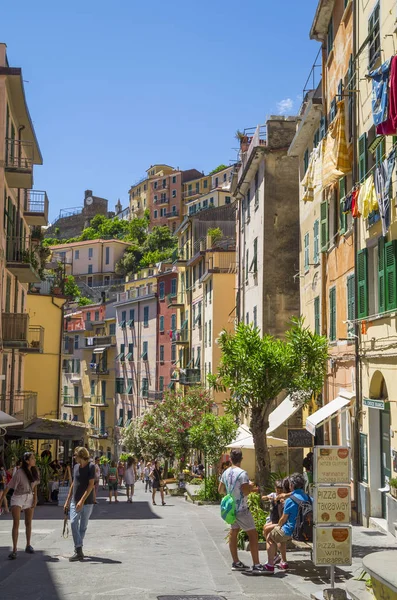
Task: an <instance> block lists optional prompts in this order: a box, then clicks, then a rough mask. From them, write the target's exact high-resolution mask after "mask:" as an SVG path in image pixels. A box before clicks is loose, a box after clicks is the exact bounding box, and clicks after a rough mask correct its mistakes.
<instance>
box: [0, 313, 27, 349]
mask: <svg viewBox="0 0 397 600" xmlns="http://www.w3.org/2000/svg"><path fill="white" fill-rule="evenodd" d="M28 331H29V315H28V314H27V313H2V333H3V345H4V347H5V348H15V347H21V348H23V347H26V346H27V344H28Z"/></svg>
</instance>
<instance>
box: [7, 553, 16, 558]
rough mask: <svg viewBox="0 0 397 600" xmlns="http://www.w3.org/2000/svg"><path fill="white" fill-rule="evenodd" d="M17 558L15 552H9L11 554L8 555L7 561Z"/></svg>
mask: <svg viewBox="0 0 397 600" xmlns="http://www.w3.org/2000/svg"><path fill="white" fill-rule="evenodd" d="M16 557H17V553H16V552H11V554H9V555H8V558H9V560H15V559H16Z"/></svg>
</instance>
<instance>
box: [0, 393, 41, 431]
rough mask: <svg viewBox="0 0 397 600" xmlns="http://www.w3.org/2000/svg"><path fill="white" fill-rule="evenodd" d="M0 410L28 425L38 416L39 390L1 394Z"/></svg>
mask: <svg viewBox="0 0 397 600" xmlns="http://www.w3.org/2000/svg"><path fill="white" fill-rule="evenodd" d="M0 410H2V411H3V412H5V413H7V414H8V415H11V416H12V417H15V419H18V421H21V422H22V423H23V424H24V426H25V427H26V426H27V425H29V423H31V422H32V421H33V420H34V419H35V418H36V417H37V392H29V391H23V392H14V393H13V394H11V393H9V394H0Z"/></svg>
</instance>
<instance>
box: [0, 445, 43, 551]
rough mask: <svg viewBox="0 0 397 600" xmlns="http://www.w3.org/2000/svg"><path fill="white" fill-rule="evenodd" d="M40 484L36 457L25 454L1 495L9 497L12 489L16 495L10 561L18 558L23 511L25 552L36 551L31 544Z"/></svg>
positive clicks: (13, 506) (31, 454)
mask: <svg viewBox="0 0 397 600" xmlns="http://www.w3.org/2000/svg"><path fill="white" fill-rule="evenodd" d="M39 482H40V478H39V472H38V470H37V469H36V457H35V455H34V453H33V452H25V454H24V455H23V458H22V465H21V467H20V469H18V470H17V471H16V472H15V474H14V475H13V477H12V478H11V480H10V481H9V483H8V484H7V487H6V489H5V490H4V491H3V493H2V494H1V498H0V501H1V499H2V498H3V496H5V495H7V492H8V489H9V488H12V489H13V490H14V493H13V495H12V498H11V513H12V519H13V524H12V552H11V554H9V555H8V558H9V559H10V560H15V559H16V557H17V545H18V532H19V521H20V518H21V510H23V511H25V530H26V548H25V552H27V553H28V554H34V550H33V548H32V546H31V544H30V538H31V535H32V520H33V512H34V509H35V507H36V504H37V485H38V484H39Z"/></svg>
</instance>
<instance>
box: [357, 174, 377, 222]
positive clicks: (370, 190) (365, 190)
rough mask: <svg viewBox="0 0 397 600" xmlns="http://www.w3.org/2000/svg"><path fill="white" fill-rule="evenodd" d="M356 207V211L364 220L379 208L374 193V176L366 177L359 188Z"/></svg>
mask: <svg viewBox="0 0 397 600" xmlns="http://www.w3.org/2000/svg"><path fill="white" fill-rule="evenodd" d="M357 205H358V210H359V212H360V214H361V215H362V217H363V218H364V219H367V218H368V215H369V213H370V212H372V211H373V210H378V208H379V205H378V200H377V197H376V192H375V185H374V176H373V174H372V173H371V174H370V175H369V177H367V179H366V180H365V181H364V183H363V184H362V186H361V188H360V192H359V194H358V198H357Z"/></svg>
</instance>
